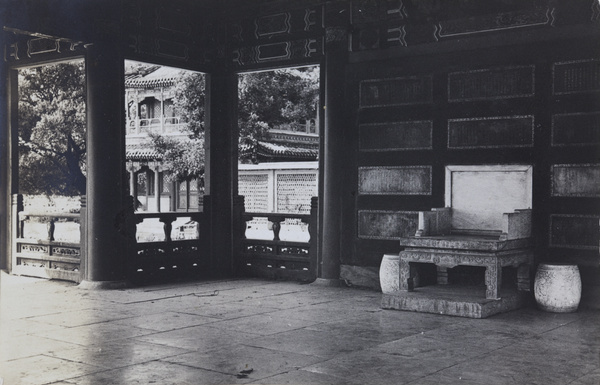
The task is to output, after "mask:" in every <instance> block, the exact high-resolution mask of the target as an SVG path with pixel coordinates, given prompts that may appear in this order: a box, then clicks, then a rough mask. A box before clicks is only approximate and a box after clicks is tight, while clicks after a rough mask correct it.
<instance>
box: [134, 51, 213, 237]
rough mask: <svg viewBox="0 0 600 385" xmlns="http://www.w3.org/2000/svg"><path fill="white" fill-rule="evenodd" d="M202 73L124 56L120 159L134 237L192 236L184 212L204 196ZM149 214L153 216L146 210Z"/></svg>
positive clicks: (199, 205)
mask: <svg viewBox="0 0 600 385" xmlns="http://www.w3.org/2000/svg"><path fill="white" fill-rule="evenodd" d="M204 101H205V76H204V74H202V73H200V72H195V71H189V70H183V69H180V68H174V67H168V66H162V65H156V64H151V63H142V62H137V61H129V60H127V61H125V103H126V106H125V107H126V136H125V145H126V161H127V165H126V168H127V171H128V173H129V194H130V195H131V196H133V197H134V200H135V202H136V212H137V213H141V214H144V215H145V217H144V220H143V222H142V223H141V224H139V225H138V231H137V235H136V238H137V241H138V242H156V241H163V240H165V239H166V238H167V235H166V234H165V233H164V229H163V223H161V220H162V221H164V220H165V219H164V215H163V216H162V217H161V215H159V214H160V213H181V214H182V215H179V214H178V215H177V217H176V220H175V221H174V222H172V223H171V226H172V231H171V234H170V237H171V239H188V238H190V237H193V238H196V237H197V226H198V224H197V223H195V222H194V221H192V220H191V218H190V216H187V215H183V214H185V213H196V212H198V211H201V209H202V201H203V199H202V198H203V195H204V161H205V156H204ZM150 214H155V215H150Z"/></svg>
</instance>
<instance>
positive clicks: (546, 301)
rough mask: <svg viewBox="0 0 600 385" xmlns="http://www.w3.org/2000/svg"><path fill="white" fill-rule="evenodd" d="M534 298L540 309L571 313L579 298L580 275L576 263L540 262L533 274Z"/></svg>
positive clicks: (577, 304)
mask: <svg viewBox="0 0 600 385" xmlns="http://www.w3.org/2000/svg"><path fill="white" fill-rule="evenodd" d="M534 293H535V300H536V302H537V304H538V307H539V308H540V309H541V310H545V311H549V312H553V313H571V312H574V311H576V310H577V308H578V307H579V301H580V300H581V276H580V275H579V268H578V267H577V265H565V264H549V263H541V264H540V265H539V266H538V270H537V272H536V274H535V282H534Z"/></svg>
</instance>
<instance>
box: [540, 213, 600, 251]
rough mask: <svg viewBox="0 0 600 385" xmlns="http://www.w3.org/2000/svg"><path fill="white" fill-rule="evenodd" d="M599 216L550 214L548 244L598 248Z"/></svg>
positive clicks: (552, 245)
mask: <svg viewBox="0 0 600 385" xmlns="http://www.w3.org/2000/svg"><path fill="white" fill-rule="evenodd" d="M599 221H600V217H599V216H587V215H565V214H554V215H551V216H550V246H551V247H565V248H571V249H582V250H598V246H599V245H598V243H599V242H600V226H599V224H598V223H599Z"/></svg>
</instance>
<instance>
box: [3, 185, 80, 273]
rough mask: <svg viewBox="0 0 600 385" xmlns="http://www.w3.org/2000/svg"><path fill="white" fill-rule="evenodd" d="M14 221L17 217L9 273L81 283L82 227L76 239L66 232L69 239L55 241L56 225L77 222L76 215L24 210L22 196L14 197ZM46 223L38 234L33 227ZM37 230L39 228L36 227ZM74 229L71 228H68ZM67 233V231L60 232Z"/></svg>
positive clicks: (78, 218) (77, 216) (78, 230)
mask: <svg viewBox="0 0 600 385" xmlns="http://www.w3.org/2000/svg"><path fill="white" fill-rule="evenodd" d="M13 218H16V223H15V226H14V227H13V234H14V237H15V240H14V242H13V253H12V254H13V256H12V266H11V272H12V273H13V274H17V275H28V276H34V277H41V278H55V279H63V280H68V281H74V282H80V281H81V274H80V264H81V247H80V242H79V239H80V234H79V232H80V231H81V227H80V226H77V227H78V229H77V232H76V234H75V235H76V236H74V237H73V231H72V229H71V231H68V233H70V235H71V239H67V240H61V239H59V240H57V239H56V238H57V229H56V227H57V224H68V223H77V224H79V223H80V215H79V213H48V212H33V211H24V210H23V197H22V195H20V194H15V195H13ZM34 223H38V224H45V229H44V231H42V232H41V233H40V231H39V229H38V231H37V232H35V231H34V230H33V224H34ZM38 227H39V226H38ZM71 227H73V226H71ZM61 233H66V232H61ZM63 235H64V234H61V238H64V237H63Z"/></svg>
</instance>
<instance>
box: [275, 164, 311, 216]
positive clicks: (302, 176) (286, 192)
mask: <svg viewBox="0 0 600 385" xmlns="http://www.w3.org/2000/svg"><path fill="white" fill-rule="evenodd" d="M315 195H317V174H313V173H310V174H309V173H298V174H278V175H277V195H276V196H277V202H276V203H277V212H279V213H297V214H310V198H311V197H312V196H315Z"/></svg>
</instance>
